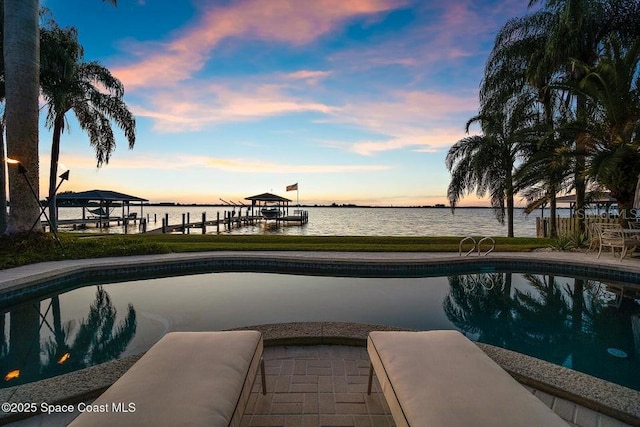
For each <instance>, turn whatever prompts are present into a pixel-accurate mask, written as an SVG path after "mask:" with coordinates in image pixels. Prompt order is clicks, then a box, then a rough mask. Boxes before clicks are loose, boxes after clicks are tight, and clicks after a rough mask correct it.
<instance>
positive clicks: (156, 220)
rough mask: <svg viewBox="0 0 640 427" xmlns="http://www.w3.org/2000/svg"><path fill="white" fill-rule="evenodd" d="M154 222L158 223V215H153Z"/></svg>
mask: <svg viewBox="0 0 640 427" xmlns="http://www.w3.org/2000/svg"><path fill="white" fill-rule="evenodd" d="M153 222H154V223H156V222H158V214H153Z"/></svg>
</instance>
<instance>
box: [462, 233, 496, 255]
mask: <svg viewBox="0 0 640 427" xmlns="http://www.w3.org/2000/svg"><path fill="white" fill-rule="evenodd" d="M467 240H470V241H472V242H473V247H472V248H471V249H469V251H468V252H467V253H465V254H464V256H469V255H471V254H472V253H473V252H476V250H477V251H478V256H485V255H488V254H490V253H491V252H492V251H493V250H494V249H495V248H496V241H495V240H493V238H492V237H489V236H485V237H483V238H482V239H480V240H479V241H477V242H476V239H474V238H473V237H471V236H466V237H464V238H463V239H462V240H460V243H459V244H458V255H460V256H462V244H463V243H464V242H466V241H467ZM484 241H490V242H491V248H489V250H487V251H486V252H484V253H483V252H482V250H481V248H480V247H481V245H482V242H484Z"/></svg>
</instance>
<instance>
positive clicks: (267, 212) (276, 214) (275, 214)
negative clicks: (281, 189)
mask: <svg viewBox="0 0 640 427" xmlns="http://www.w3.org/2000/svg"><path fill="white" fill-rule="evenodd" d="M260 213H262V216H263V217H264V218H265V219H276V218H280V217H281V216H282V211H281V210H280V207H278V206H265V207H264V208H262V209H261V210H260Z"/></svg>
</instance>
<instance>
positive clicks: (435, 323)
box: [0, 268, 640, 390]
mask: <svg viewBox="0 0 640 427" xmlns="http://www.w3.org/2000/svg"><path fill="white" fill-rule="evenodd" d="M485 270H487V272H484V273H472V274H448V275H442V276H438V277H410V276H415V275H413V274H410V275H407V277H335V276H321V275H315V276H310V275H295V274H279V273H264V272H263V273H254V272H216V273H200V274H192V275H188V276H171V277H160V278H152V279H149V278H144V279H140V280H133V279H132V280H129V281H127V282H115V283H103V284H90V283H89V284H88V283H87V282H84V283H83V282H77V283H75V282H74V283H70V284H67V286H66V288H65V289H63V290H62V291H56V292H55V293H49V294H47V295H45V296H40V297H37V298H33V299H31V300H30V301H27V302H21V303H20V304H17V305H14V306H11V307H9V308H7V309H6V311H4V312H3V313H2V314H0V332H1V334H0V366H1V367H2V368H3V372H1V374H2V376H3V377H4V380H3V381H2V387H9V386H13V385H17V384H20V383H25V382H30V381H35V380H38V379H41V378H46V377H50V376H54V375H58V374H61V373H65V372H70V371H73V370H77V369H82V368H84V367H87V366H91V365H94V364H98V363H102V362H105V361H108V360H113V359H116V358H120V357H124V356H127V355H131V354H137V353H140V352H142V351H145V350H147V349H148V348H149V347H151V345H153V344H154V343H155V342H156V341H157V340H158V339H159V338H160V337H161V336H162V335H164V334H165V333H166V332H168V331H200V330H219V329H229V328H235V327H241V326H247V325H257V324H266V323H280V322H304V321H332V322H334V321H342V322H361V323H370V324H380V325H387V326H397V327H404V328H412V329H419V330H428V329H458V330H460V331H462V332H463V333H465V335H467V336H468V337H469V338H471V339H473V340H476V341H480V342H484V343H488V344H493V345H496V346H500V347H503V348H507V349H510V350H514V351H517V352H521V353H524V354H528V355H531V356H535V357H538V358H541V359H544V360H547V361H550V362H552V363H556V364H558V365H563V366H566V367H569V368H572V369H575V370H578V371H582V372H585V373H588V374H590V375H594V376H596V377H600V378H603V379H607V380H609V381H613V382H616V383H618V384H621V385H624V386H627V387H630V388H634V389H636V390H640V287H638V286H636V285H632V284H630V283H625V282H622V281H614V280H606V281H605V280H592V279H591V280H589V279H584V278H572V277H567V276H553V275H548V274H547V275H542V274H533V273H511V272H500V271H491V270H493V269H492V268H485ZM376 276H380V274H376ZM16 371H19V376H18V377H16V378H10V377H11V375H10V374H11V373H12V372H13V373H14V376H15V372H16Z"/></svg>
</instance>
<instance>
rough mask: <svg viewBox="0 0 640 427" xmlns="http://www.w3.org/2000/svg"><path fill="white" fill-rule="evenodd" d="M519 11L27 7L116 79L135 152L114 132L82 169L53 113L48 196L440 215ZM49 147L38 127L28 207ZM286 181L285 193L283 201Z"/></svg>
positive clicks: (143, 3) (82, 146)
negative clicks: (52, 176)
mask: <svg viewBox="0 0 640 427" xmlns="http://www.w3.org/2000/svg"><path fill="white" fill-rule="evenodd" d="M527 3H528V1H527V0H505V1H498V0H456V1H442V0H218V1H213V0H181V1H175V0H173V1H169V0H119V1H118V6H117V7H113V6H111V5H109V4H106V3H103V2H101V1H100V0H72V1H69V0H41V5H42V6H45V7H47V8H48V9H49V10H50V11H51V14H52V16H53V18H54V19H55V20H56V21H57V22H58V24H59V25H60V26H62V27H67V26H75V27H76V28H77V29H78V34H79V40H80V43H81V44H82V45H83V46H84V50H85V60H86V61H99V62H100V63H101V64H102V65H104V66H106V67H107V68H109V69H110V71H111V72H112V74H113V75H114V76H115V77H117V78H118V79H120V80H121V81H122V83H123V84H124V86H125V97H124V100H125V102H126V103H127V105H128V106H129V108H130V110H131V111H132V113H133V114H134V116H135V118H136V142H135V147H134V148H133V149H132V150H129V148H128V146H127V145H128V144H127V141H126V139H125V138H124V136H123V134H122V133H121V132H119V131H118V132H116V138H117V147H116V150H115V152H114V153H113V155H112V157H111V159H110V161H109V163H108V164H106V165H104V166H103V167H101V168H97V167H96V158H95V151H94V150H93V149H92V148H91V146H90V145H89V137H88V136H87V134H86V133H84V132H82V130H81V129H80V127H79V126H78V124H77V122H76V121H75V118H74V116H73V114H72V113H69V114H68V116H67V118H68V126H67V132H66V133H64V134H63V136H62V142H61V153H60V163H61V167H62V168H63V169H69V170H70V180H69V181H68V182H65V183H64V184H63V185H62V187H61V190H60V191H84V190H91V189H104V190H114V191H120V192H123V193H127V194H131V195H135V196H139V197H143V198H146V199H149V201H150V202H154V203H155V202H179V203H220V199H223V200H227V201H234V202H236V203H237V202H238V201H243V200H244V198H245V197H248V196H252V195H256V194H260V193H263V192H272V193H275V194H279V195H281V196H285V197H288V198H290V199H292V200H294V201H295V200H296V197H298V198H299V201H300V203H303V204H311V205H313V204H331V203H337V204H344V203H354V204H360V205H377V206H416V205H419V206H422V205H434V204H437V203H444V204H448V201H447V197H446V192H447V186H448V184H449V178H450V174H449V172H448V171H447V169H446V167H445V164H444V159H445V156H446V154H447V151H448V150H449V148H450V147H451V146H452V145H453V144H454V143H455V142H456V141H458V140H459V139H461V138H464V137H465V136H467V135H466V134H465V132H464V127H465V124H466V122H467V120H468V119H469V118H471V117H472V116H474V115H475V114H476V113H477V110H478V88H479V85H480V81H481V79H482V75H483V69H484V65H485V62H486V59H487V57H488V54H489V52H490V50H491V47H492V45H493V41H494V38H495V35H496V33H497V31H498V30H499V28H500V27H501V26H502V25H503V24H504V23H505V22H506V21H507V20H508V19H510V18H512V17H515V16H522V15H524V14H526V13H527ZM43 108H44V109H46V106H44V105H43ZM43 111H44V110H43ZM44 116H45V114H44V113H43V114H41V117H42V119H44ZM114 128H116V127H115V126H114ZM50 147H51V130H50V129H47V128H46V127H45V125H44V120H41V126H40V156H41V157H40V159H41V160H40V175H41V177H40V181H41V182H40V185H41V193H42V194H43V195H44V194H45V193H46V189H47V186H48V184H47V182H48V165H49V158H50V151H51V148H50ZM295 183H298V189H299V190H298V192H297V193H296V192H295V191H294V192H286V191H285V188H286V186H288V185H292V184H295ZM461 205H463V206H464V205H488V202H486V201H485V200H481V199H477V198H476V197H475V196H469V197H466V198H464V199H463V200H462V202H461Z"/></svg>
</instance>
